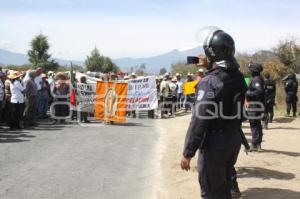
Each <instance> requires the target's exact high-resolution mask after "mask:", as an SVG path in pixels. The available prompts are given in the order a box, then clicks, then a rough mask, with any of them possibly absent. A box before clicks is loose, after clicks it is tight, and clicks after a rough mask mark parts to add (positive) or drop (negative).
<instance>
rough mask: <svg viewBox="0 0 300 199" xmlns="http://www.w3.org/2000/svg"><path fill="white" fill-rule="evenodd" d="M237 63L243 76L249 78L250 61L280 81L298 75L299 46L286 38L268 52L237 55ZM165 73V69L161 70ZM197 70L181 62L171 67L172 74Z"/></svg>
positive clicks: (299, 71)
mask: <svg viewBox="0 0 300 199" xmlns="http://www.w3.org/2000/svg"><path fill="white" fill-rule="evenodd" d="M236 58H237V61H238V63H239V64H240V67H241V68H240V70H241V71H242V73H243V74H244V75H245V76H250V71H249V69H248V67H247V66H248V63H249V62H250V61H253V62H257V63H261V64H262V65H263V68H264V70H263V73H264V74H265V73H269V74H271V76H272V78H273V79H274V80H276V81H280V80H281V79H282V78H283V77H285V76H286V75H287V74H289V73H292V72H294V73H300V45H298V44H297V40H296V39H295V38H288V39H286V40H282V41H279V42H278V44H277V45H276V46H275V47H273V48H272V49H270V50H259V51H257V52H255V53H254V54H248V53H237V55H236ZM161 70H162V72H165V69H164V68H162V69H161ZM197 70H198V68H197V67H196V66H195V65H186V64H185V63H183V62H179V63H175V64H173V65H172V67H171V72H172V73H174V74H175V73H181V74H183V75H186V74H188V73H196V72H197Z"/></svg>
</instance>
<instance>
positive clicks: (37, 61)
mask: <svg viewBox="0 0 300 199" xmlns="http://www.w3.org/2000/svg"><path fill="white" fill-rule="evenodd" d="M30 46H31V49H30V50H29V51H28V53H27V54H28V57H29V61H30V62H31V64H32V65H33V66H34V67H41V68H42V69H43V70H44V71H48V70H56V69H57V68H58V67H59V65H58V63H57V62H56V61H55V60H53V59H52V60H49V59H50V58H51V55H50V54H49V53H48V50H49V48H50V45H49V43H48V38H47V37H46V36H44V35H43V34H39V35H37V36H36V37H35V38H33V39H32V41H31V43H30Z"/></svg>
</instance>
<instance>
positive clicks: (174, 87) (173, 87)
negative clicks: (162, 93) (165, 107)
mask: <svg viewBox="0 0 300 199" xmlns="http://www.w3.org/2000/svg"><path fill="white" fill-rule="evenodd" d="M169 87H170V92H171V98H172V99H171V102H172V105H171V107H170V108H171V116H172V117H174V116H175V112H176V102H177V92H178V86H177V78H176V77H174V78H172V80H171V82H170V84H169Z"/></svg>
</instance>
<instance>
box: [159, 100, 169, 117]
mask: <svg viewBox="0 0 300 199" xmlns="http://www.w3.org/2000/svg"><path fill="white" fill-rule="evenodd" d="M171 110H172V97H161V117H163V115H164V114H166V115H167V114H168V113H169V112H171Z"/></svg>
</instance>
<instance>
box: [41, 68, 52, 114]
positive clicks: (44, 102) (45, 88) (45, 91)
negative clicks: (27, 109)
mask: <svg viewBox="0 0 300 199" xmlns="http://www.w3.org/2000/svg"><path fill="white" fill-rule="evenodd" d="M41 77H42V82H41V90H40V96H39V98H40V99H39V105H38V106H39V109H38V118H39V119H44V118H46V117H47V110H48V102H49V98H50V95H51V92H50V84H49V82H48V81H47V75H46V74H44V73H43V74H42V75H41Z"/></svg>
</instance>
